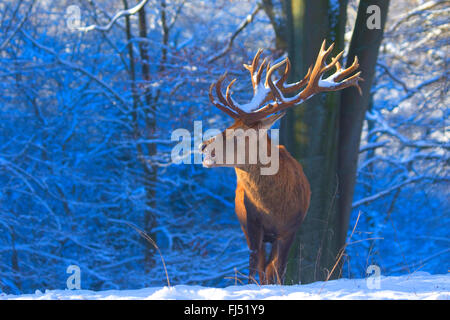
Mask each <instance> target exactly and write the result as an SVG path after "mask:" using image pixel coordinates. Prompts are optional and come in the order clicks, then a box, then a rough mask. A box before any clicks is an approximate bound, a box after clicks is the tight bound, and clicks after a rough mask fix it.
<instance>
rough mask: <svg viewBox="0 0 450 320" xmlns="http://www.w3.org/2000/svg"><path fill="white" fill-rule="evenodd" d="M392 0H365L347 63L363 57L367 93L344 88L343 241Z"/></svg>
mask: <svg viewBox="0 0 450 320" xmlns="http://www.w3.org/2000/svg"><path fill="white" fill-rule="evenodd" d="M371 5H376V6H378V8H379V9H380V18H381V19H380V20H381V21H380V22H381V23H380V27H381V28H379V29H377V28H375V29H369V28H368V26H367V23H368V22H367V19H368V18H369V16H371V15H372V14H373V13H367V8H368V7H369V6H371ZM388 8H389V0H361V1H360V3H359V7H358V15H357V18H356V23H355V28H354V31H353V34H352V40H351V42H350V49H349V53H348V58H347V66H348V65H349V64H350V63H351V62H352V61H353V58H354V56H358V58H359V64H360V67H359V69H360V70H361V71H362V77H363V78H364V80H365V81H364V82H362V83H361V89H362V92H363V94H362V95H359V94H358V92H357V90H356V89H355V88H349V89H346V90H344V91H343V93H342V96H341V105H342V109H341V115H340V118H339V125H340V128H341V130H340V132H339V155H338V159H339V160H338V177H339V221H338V225H339V226H340V227H339V229H338V230H337V231H338V237H339V245H340V246H343V245H344V244H345V241H346V237H347V231H348V225H349V220H350V214H351V211H352V202H353V193H354V189H355V181H356V171H357V165H358V154H359V144H360V140H361V131H362V127H363V123H364V117H365V114H366V110H367V108H368V106H369V103H370V88H371V87H372V82H373V78H374V76H375V64H376V62H377V58H378V51H379V48H380V45H381V41H382V39H383V30H384V25H385V23H386V19H387V14H388Z"/></svg>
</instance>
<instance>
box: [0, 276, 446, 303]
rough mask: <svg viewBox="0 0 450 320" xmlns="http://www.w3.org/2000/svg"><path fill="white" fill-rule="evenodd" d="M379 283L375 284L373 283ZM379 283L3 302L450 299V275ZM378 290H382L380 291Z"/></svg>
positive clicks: (62, 293)
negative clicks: (59, 300)
mask: <svg viewBox="0 0 450 320" xmlns="http://www.w3.org/2000/svg"><path fill="white" fill-rule="evenodd" d="M373 280H375V282H374V281H373ZM379 280H380V281H379V286H377V282H376V279H374V278H368V279H339V280H332V281H328V282H315V283H312V284H307V285H293V286H278V285H271V286H258V285H256V284H251V285H238V286H230V287H226V288H208V287H202V286H188V285H176V286H173V287H170V288H169V287H155V288H145V289H138V290H109V291H89V290H46V291H45V293H42V292H40V291H39V290H37V291H36V293H35V294H24V295H6V294H0V300H4V299H23V300H33V299H34V300H52V299H63V300H74V299H94V300H95V299H98V300H105V299H112V300H114V299H122V300H135V299H139V300H142V299H151V300H165V299H187V300H189V299H213V300H229V299H244V300H248V299H255V300H256V299H272V300H274V299H275V300H276V299H283V300H300V299H314V300H317V299H345V300H359V299H408V300H409V299H413V300H417V299H431V300H436V299H439V300H448V299H450V274H445V275H430V274H428V273H426V272H416V273H413V274H410V275H403V276H398V277H384V276H381V277H380V278H379ZM377 287H378V288H377Z"/></svg>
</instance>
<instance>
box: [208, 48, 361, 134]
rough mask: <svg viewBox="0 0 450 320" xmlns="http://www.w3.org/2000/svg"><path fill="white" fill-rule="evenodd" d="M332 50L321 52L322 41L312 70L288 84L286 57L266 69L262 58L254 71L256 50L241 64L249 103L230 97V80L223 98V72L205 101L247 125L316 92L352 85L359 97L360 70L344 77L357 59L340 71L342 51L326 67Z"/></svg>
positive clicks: (257, 57) (288, 68) (258, 53)
mask: <svg viewBox="0 0 450 320" xmlns="http://www.w3.org/2000/svg"><path fill="white" fill-rule="evenodd" d="M333 48H334V44H332V45H331V46H330V47H328V49H325V40H324V41H323V43H322V46H321V48H320V51H319V54H318V56H317V59H316V62H315V64H314V67H310V68H309V69H308V72H307V74H306V76H305V77H304V78H303V79H302V80H300V81H298V82H295V83H291V84H287V83H286V80H287V78H288V75H289V71H290V68H291V63H290V61H289V58H286V59H284V60H283V61H281V62H279V63H277V64H275V65H273V66H270V63H268V62H267V60H266V59H264V60H263V62H262V63H261V65H260V66H259V68H258V65H259V59H260V56H261V53H262V50H261V49H259V50H258V52H257V53H256V55H255V57H254V58H253V61H252V64H251V65H246V64H244V67H245V68H246V69H247V70H248V71H249V72H250V75H251V80H252V87H253V97H252V99H251V101H250V102H249V103H247V104H243V105H240V104H238V103H237V102H236V101H235V100H234V99H233V98H232V97H231V87H232V86H233V84H234V83H235V81H236V79H233V80H232V81H231V82H230V83H229V84H228V86H227V88H226V93H225V96H223V93H222V89H221V87H222V83H223V81H224V79H225V77H226V73H225V74H224V75H223V76H221V77H220V78H219V80H218V81H217V82H216V83H213V84H212V85H211V87H210V90H209V98H210V100H211V102H212V103H213V104H214V105H215V106H216V107H218V108H219V109H220V110H222V111H224V112H225V113H227V114H228V115H229V116H231V117H233V118H235V119H241V120H242V121H244V122H245V123H246V124H248V125H250V124H253V123H255V122H257V121H259V120H261V119H263V118H265V117H267V116H269V115H271V114H273V113H277V112H280V111H282V110H285V109H287V108H289V107H292V106H294V105H297V104H299V103H302V102H305V101H306V100H308V99H309V98H311V97H312V96H314V95H315V94H317V93H319V92H326V91H337V90H341V89H344V88H347V87H350V86H354V87H356V88H357V89H358V91H359V93H360V94H362V92H361V88H360V87H359V84H358V81H363V79H362V78H361V77H360V75H361V71H359V72H357V73H355V74H354V75H352V76H350V77H348V78H346V77H347V76H349V75H350V74H352V73H353V72H354V71H356V70H357V69H358V67H359V64H358V58H357V57H355V59H354V61H353V64H352V65H351V66H350V67H348V68H347V69H342V67H341V65H340V63H339V59H340V58H341V57H342V55H343V53H344V52H343V51H342V52H340V53H339V54H338V55H337V56H336V57H334V58H332V59H331V62H330V63H329V64H326V59H327V57H328V56H329V55H330V53H331V51H332V50H333ZM284 64H285V65H286V66H285V69H284V72H283V74H282V75H281V77H280V78H279V79H278V80H275V82H274V80H273V79H272V78H273V74H274V72H275V71H276V70H277V69H279V68H280V67H281V66H282V65H284ZM264 68H265V69H266V79H265V82H264V83H261V77H262V74H263V72H264ZM332 68H336V71H335V72H334V73H333V74H332V75H330V76H329V77H328V78H326V79H323V76H324V74H325V73H326V72H328V71H330V70H331V69H332ZM214 87H215V88H216V95H217V98H218V99H219V101H216V100H215V99H214V97H213V94H212V91H213V88H214ZM303 87H305V88H304V89H303V90H302V91H300V92H299V93H297V94H296V95H294V96H293V97H286V96H285V95H286V94H287V93H292V92H297V91H298V90H300V89H301V88H303Z"/></svg>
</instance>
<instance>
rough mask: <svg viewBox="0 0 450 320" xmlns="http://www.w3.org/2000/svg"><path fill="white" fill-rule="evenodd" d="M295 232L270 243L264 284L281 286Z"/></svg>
mask: <svg viewBox="0 0 450 320" xmlns="http://www.w3.org/2000/svg"><path fill="white" fill-rule="evenodd" d="M294 237H295V232H294V233H291V234H289V235H287V236H284V237H280V238H277V239H275V241H274V242H273V243H272V250H271V252H270V258H269V261H268V263H267V266H266V282H265V283H266V284H282V283H283V281H284V273H285V272H286V263H287V258H288V254H289V249H290V247H291V245H292V241H293V240H294Z"/></svg>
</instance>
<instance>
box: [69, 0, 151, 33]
mask: <svg viewBox="0 0 450 320" xmlns="http://www.w3.org/2000/svg"><path fill="white" fill-rule="evenodd" d="M147 2H148V0H143V1H141V2H140V3H139V4H137V5H136V6H134V7H133V8H130V9H128V10H121V11H119V12H118V13H116V14H115V16H114V17H113V18H112V19H111V21H110V22H109V23H108V24H107V25H106V26H98V25H96V24H92V25H90V26H87V27H79V28H77V29H78V30H79V31H91V30H99V31H108V30H109V29H111V28H112V26H113V25H114V23H115V22H116V21H117V20H118V19H120V18H122V17H124V16H132V15H134V14H136V13H138V12H139V10H141V9H142V8H143V7H144V5H145V4H146V3H147Z"/></svg>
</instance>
